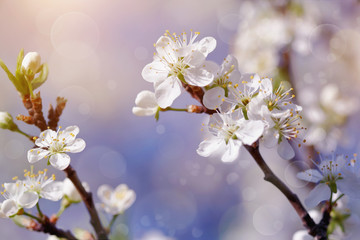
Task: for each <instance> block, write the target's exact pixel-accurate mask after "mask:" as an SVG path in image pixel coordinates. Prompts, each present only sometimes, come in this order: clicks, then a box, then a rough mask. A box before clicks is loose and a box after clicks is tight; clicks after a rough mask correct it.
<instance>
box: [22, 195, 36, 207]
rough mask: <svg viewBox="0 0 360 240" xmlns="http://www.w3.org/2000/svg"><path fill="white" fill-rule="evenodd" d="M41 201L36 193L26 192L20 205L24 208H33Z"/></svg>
mask: <svg viewBox="0 0 360 240" xmlns="http://www.w3.org/2000/svg"><path fill="white" fill-rule="evenodd" d="M38 201H39V195H38V194H37V193H35V192H24V193H23V194H22V195H21V196H20V197H19V199H18V203H19V205H20V206H21V207H23V208H32V207H34V206H35V205H36V203H37V202H38Z"/></svg>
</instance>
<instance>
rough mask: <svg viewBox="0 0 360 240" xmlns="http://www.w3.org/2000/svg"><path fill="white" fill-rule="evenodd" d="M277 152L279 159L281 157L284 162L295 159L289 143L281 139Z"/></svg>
mask: <svg viewBox="0 0 360 240" xmlns="http://www.w3.org/2000/svg"><path fill="white" fill-rule="evenodd" d="M277 152H278V154H279V156H280V157H282V158H283V159H285V160H290V159H292V158H293V157H295V152H294V149H293V148H292V146H291V145H290V143H289V142H288V141H287V140H286V139H283V140H282V141H281V142H280V143H279V146H278V149H277Z"/></svg>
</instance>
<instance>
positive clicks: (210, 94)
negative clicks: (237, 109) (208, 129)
mask: <svg viewBox="0 0 360 240" xmlns="http://www.w3.org/2000/svg"><path fill="white" fill-rule="evenodd" d="M224 96H225V90H224V89H223V88H221V87H215V88H212V89H210V90H208V91H206V92H205V94H204V98H203V103H204V105H205V107H207V108H209V109H216V108H218V107H219V106H220V105H221V103H222V99H223V98H224Z"/></svg>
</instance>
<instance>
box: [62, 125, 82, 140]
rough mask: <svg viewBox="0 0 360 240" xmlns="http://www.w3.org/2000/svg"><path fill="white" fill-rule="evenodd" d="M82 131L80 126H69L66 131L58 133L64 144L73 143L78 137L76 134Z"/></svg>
mask: <svg viewBox="0 0 360 240" xmlns="http://www.w3.org/2000/svg"><path fill="white" fill-rule="evenodd" d="M79 132H80V129H79V127H78V126H69V127H67V128H65V130H64V131H60V132H59V134H58V139H59V141H62V142H63V144H72V143H73V142H74V140H75V138H76V135H78V133H79Z"/></svg>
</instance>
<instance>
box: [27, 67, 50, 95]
mask: <svg viewBox="0 0 360 240" xmlns="http://www.w3.org/2000/svg"><path fill="white" fill-rule="evenodd" d="M40 69H41V70H40V74H39V76H38V77H37V78H35V79H34V80H32V81H31V85H32V87H33V90H35V89H37V88H38V87H40V86H41V85H42V84H43V83H44V82H45V81H46V79H47V77H48V74H49V68H48V65H47V64H46V63H44V64H42V65H41V66H40Z"/></svg>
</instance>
